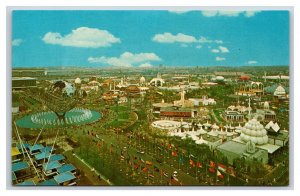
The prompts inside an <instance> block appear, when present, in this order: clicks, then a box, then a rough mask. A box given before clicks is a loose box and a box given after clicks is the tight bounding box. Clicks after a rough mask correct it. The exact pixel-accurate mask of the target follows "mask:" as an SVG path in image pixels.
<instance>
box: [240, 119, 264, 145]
mask: <svg viewBox="0 0 300 196" xmlns="http://www.w3.org/2000/svg"><path fill="white" fill-rule="evenodd" d="M241 130H242V133H241V139H242V140H243V141H244V142H248V141H252V142H253V143H255V144H259V145H261V144H266V143H267V142H268V136H267V131H266V130H265V129H264V127H263V126H262V125H261V124H260V122H259V121H257V120H256V119H252V120H250V121H248V122H247V123H246V124H245V126H244V127H243V128H242V129H241Z"/></svg>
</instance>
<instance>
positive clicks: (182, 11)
mask: <svg viewBox="0 0 300 196" xmlns="http://www.w3.org/2000/svg"><path fill="white" fill-rule="evenodd" d="M168 11H169V12H170V13H174V14H185V13H188V12H190V11H191V10H168Z"/></svg>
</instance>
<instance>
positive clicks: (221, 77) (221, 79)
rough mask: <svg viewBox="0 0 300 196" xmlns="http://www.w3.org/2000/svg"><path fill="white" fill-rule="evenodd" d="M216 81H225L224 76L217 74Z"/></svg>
mask: <svg viewBox="0 0 300 196" xmlns="http://www.w3.org/2000/svg"><path fill="white" fill-rule="evenodd" d="M216 81H220V82H221V81H224V77H223V76H217V77H216Z"/></svg>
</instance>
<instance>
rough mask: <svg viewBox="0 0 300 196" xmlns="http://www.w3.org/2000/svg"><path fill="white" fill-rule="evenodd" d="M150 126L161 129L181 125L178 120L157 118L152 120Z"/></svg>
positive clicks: (176, 127)
mask: <svg viewBox="0 0 300 196" xmlns="http://www.w3.org/2000/svg"><path fill="white" fill-rule="evenodd" d="M151 125H152V127H155V128H158V129H161V130H168V131H170V130H174V129H178V128H179V127H180V126H181V123H180V122H177V121H172V120H158V121H154V122H153V123H152V124H151Z"/></svg>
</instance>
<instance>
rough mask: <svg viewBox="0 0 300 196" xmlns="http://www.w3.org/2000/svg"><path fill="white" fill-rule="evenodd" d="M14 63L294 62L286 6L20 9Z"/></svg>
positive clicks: (15, 15) (15, 26) (16, 18)
mask: <svg viewBox="0 0 300 196" xmlns="http://www.w3.org/2000/svg"><path fill="white" fill-rule="evenodd" d="M12 31H13V33H12V64H13V66H14V67H32V66H122V67H145V68H147V67H152V66H157V65H159V64H162V65H166V66H170V65H172V66H181V65H182V66H198V65H199V66H214V65H218V66H237V65H238V66H243V65H257V66H259V65H289V13H288V12H287V11H188V12H182V11H14V12H13V26H12Z"/></svg>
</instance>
